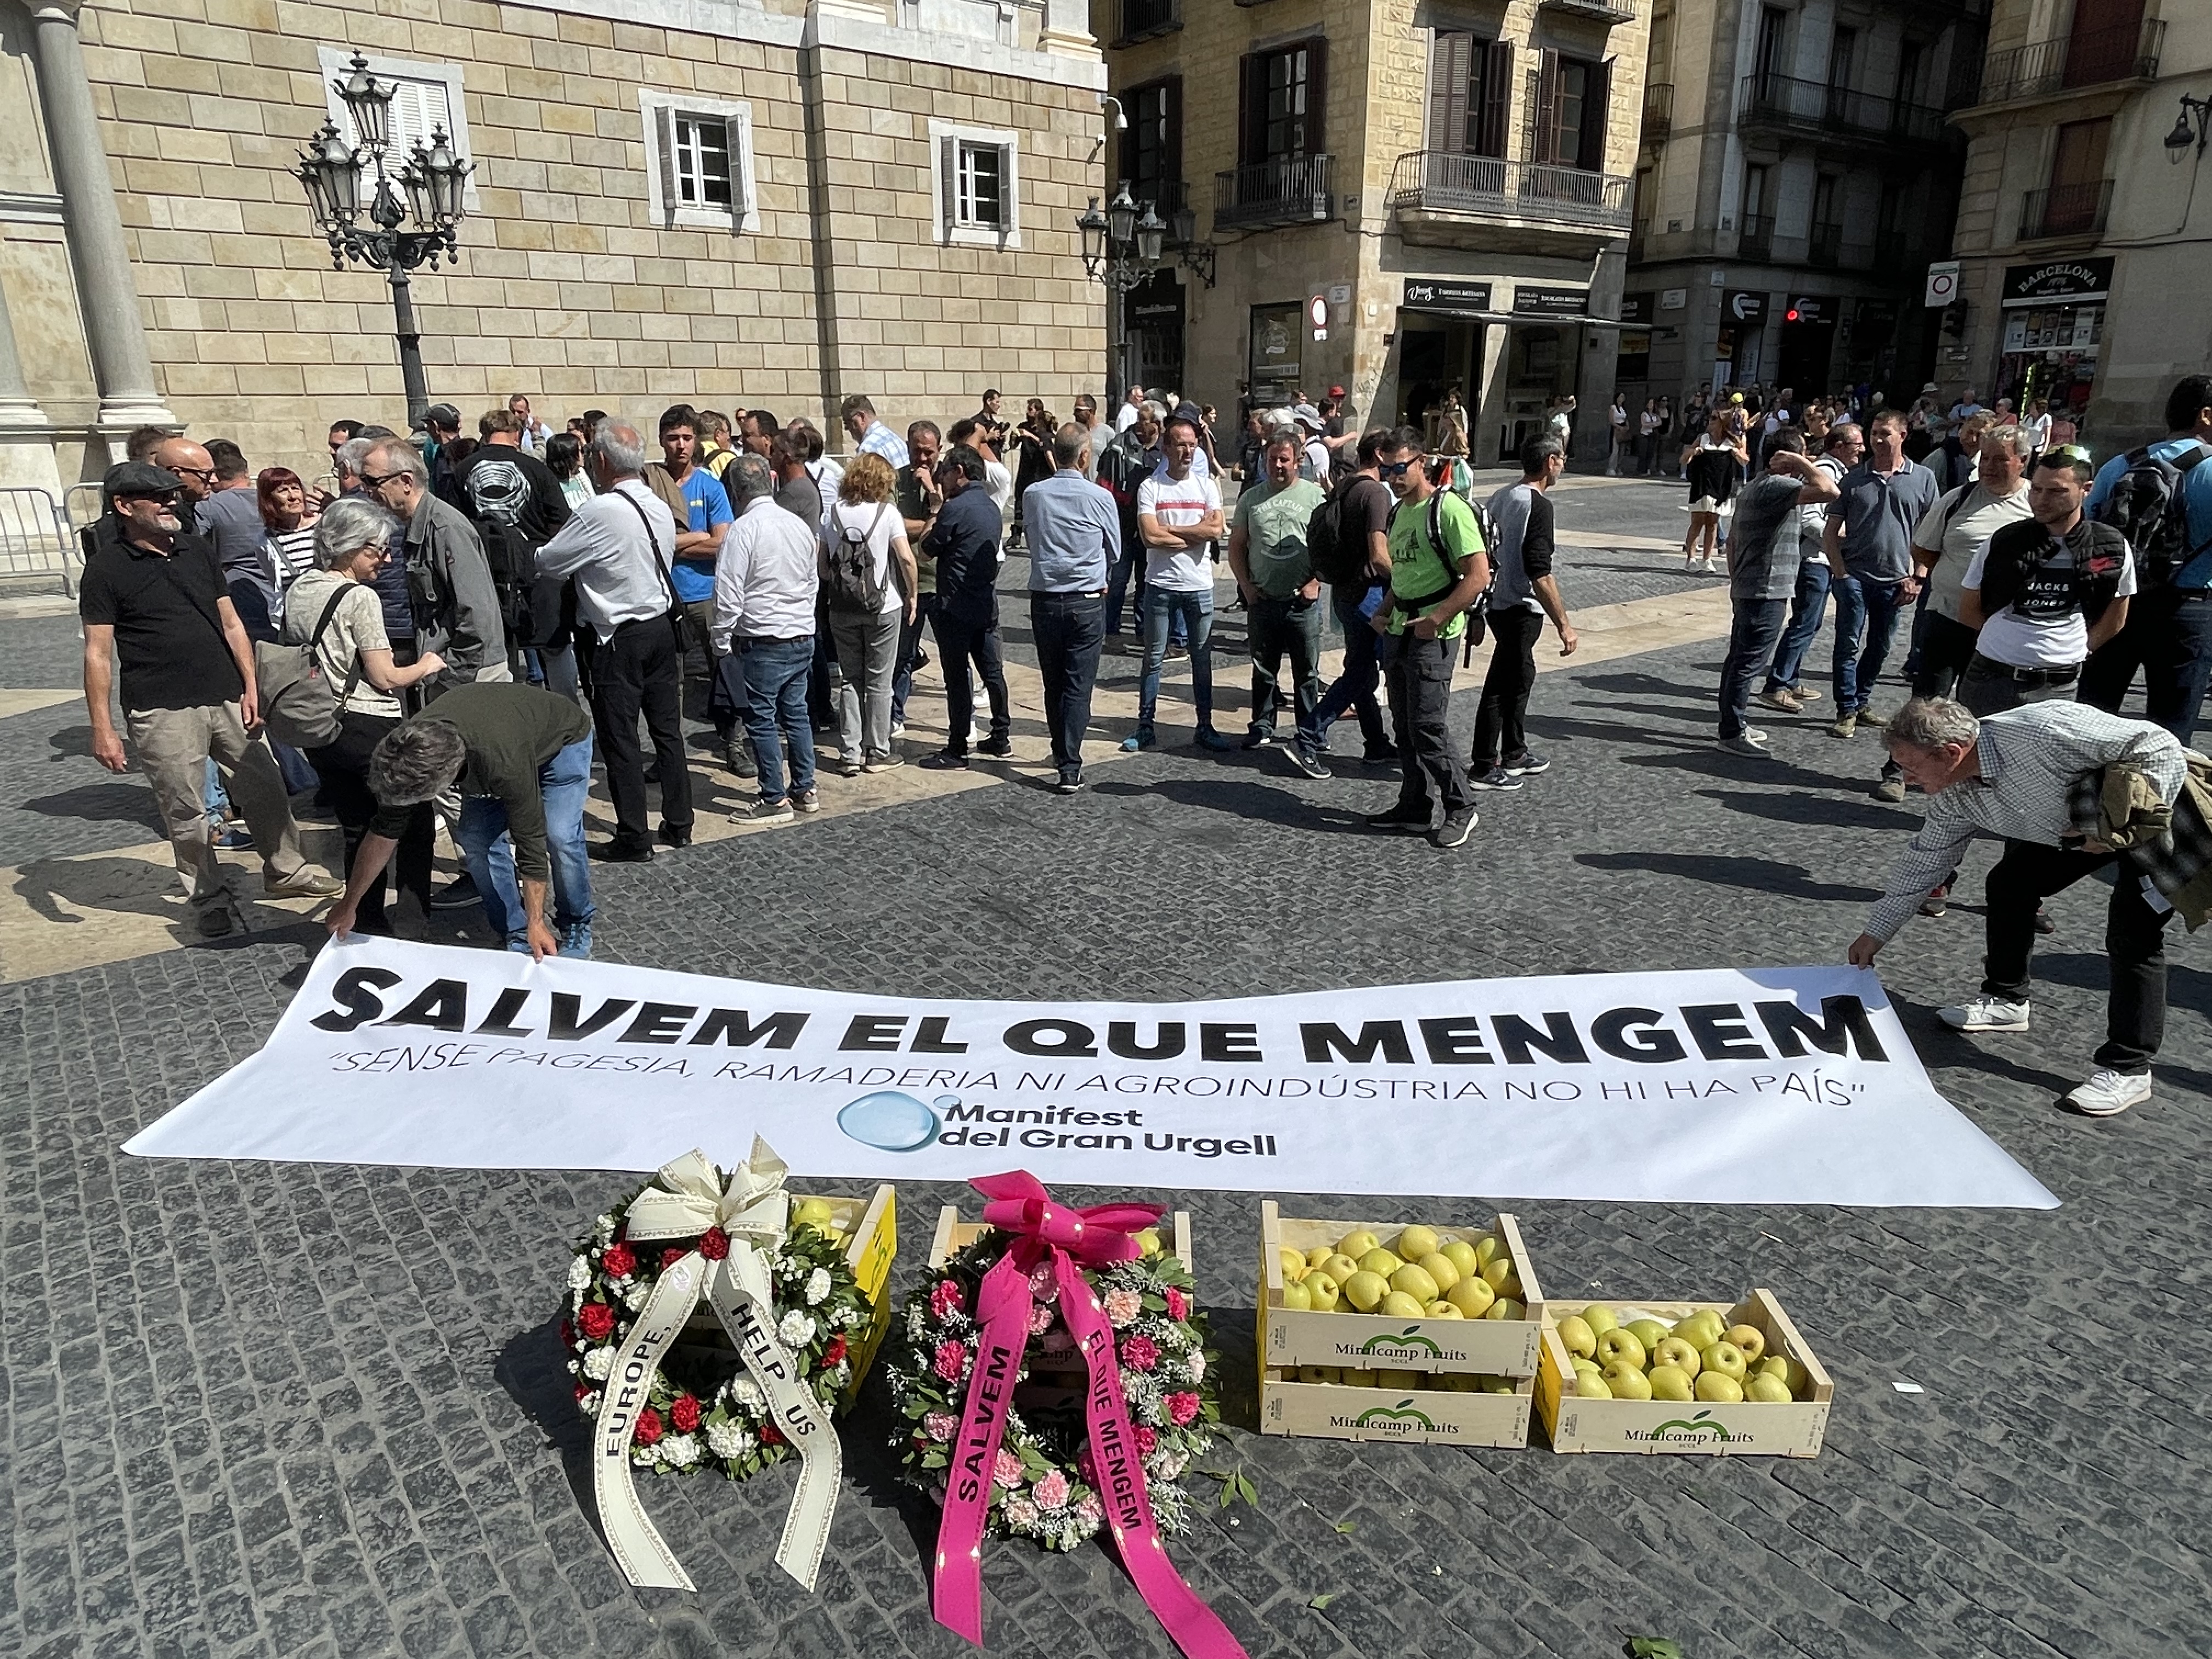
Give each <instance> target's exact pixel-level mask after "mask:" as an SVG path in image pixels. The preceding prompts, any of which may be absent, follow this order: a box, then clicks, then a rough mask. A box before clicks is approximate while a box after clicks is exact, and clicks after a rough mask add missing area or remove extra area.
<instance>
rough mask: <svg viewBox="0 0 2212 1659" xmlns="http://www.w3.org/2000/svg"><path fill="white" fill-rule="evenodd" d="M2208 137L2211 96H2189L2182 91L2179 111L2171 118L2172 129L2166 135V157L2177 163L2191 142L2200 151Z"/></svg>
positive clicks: (2211, 118) (2211, 124)
mask: <svg viewBox="0 0 2212 1659" xmlns="http://www.w3.org/2000/svg"><path fill="white" fill-rule="evenodd" d="M2207 137H2212V98H2191V96H2190V95H2189V94H2187V93H2183V94H2181V113H2180V114H2179V115H2177V116H2175V117H2174V118H2173V131H2172V132H2169V133H2167V134H2166V160H2167V161H2172V162H2174V163H2176V164H2179V161H2180V160H2181V158H2182V157H2183V156H2184V155H2186V154H2187V153H2188V151H2189V149H2190V146H2191V144H2194V145H2195V146H2196V147H2197V149H2198V150H2199V151H2202V150H2203V148H2204V141H2205V139H2206V138H2207Z"/></svg>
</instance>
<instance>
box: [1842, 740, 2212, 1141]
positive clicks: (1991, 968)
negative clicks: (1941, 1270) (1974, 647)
mask: <svg viewBox="0 0 2212 1659" xmlns="http://www.w3.org/2000/svg"><path fill="white" fill-rule="evenodd" d="M1888 738H1889V752H1890V755H1891V757H1892V758H1893V759H1894V760H1895V761H1896V763H1897V764H1898V765H1899V768H1901V769H1903V771H1904V773H1905V777H1906V779H1907V780H1908V781H1911V783H1913V784H1916V785H1917V786H1918V787H1920V788H1921V789H1922V790H1923V791H1924V792H1925V793H1926V794H1927V797H1928V816H1927V818H1926V821H1925V822H1923V823H1922V825H1921V826H1920V833H1919V834H1917V835H1916V836H1913V838H1912V841H1911V845H1910V846H1908V847H1907V848H1905V854H1904V855H1903V856H1902V857H1901V858H1899V860H1898V861H1897V866H1896V867H1895V869H1893V871H1892V872H1890V878H1889V885H1888V890H1887V892H1886V893H1884V895H1883V896H1881V898H1879V899H1877V900H1875V902H1874V904H1873V906H1872V907H1871V908H1869V910H1868V912H1867V922H1866V931H1865V932H1864V933H1861V934H1860V935H1859V936H1858V938H1857V939H1854V940H1852V941H1851V947H1850V953H1849V955H1850V963H1851V965H1852V966H1854V967H1857V968H1869V967H1872V966H1873V965H1874V960H1875V956H1876V955H1877V954H1879V953H1880V951H1881V948H1882V947H1883V946H1884V945H1887V944H1888V943H1889V941H1890V940H1891V939H1893V938H1895V937H1896V936H1897V933H1898V930H1899V928H1901V927H1904V926H1905V922H1906V921H1908V920H1910V919H1911V916H1912V915H1913V914H1914V913H1915V912H1916V911H1917V910H1918V909H1919V908H1920V902H1921V900H1923V898H1925V897H1926V896H1928V894H1929V892H1930V891H1931V890H1933V889H1934V888H1935V887H1936V886H1937V885H1938V884H1940V883H1942V882H1943V881H1944V880H1945V879H1946V878H1947V877H1948V874H1949V872H1951V871H1953V870H1954V869H1956V868H1957V867H1958V863H1959V859H1960V854H1963V853H1964V852H1965V851H1966V843H1967V842H1970V841H1972V839H1973V838H1974V836H1975V835H1976V834H1977V833H1981V834H1984V835H1990V836H1998V837H2000V838H2001V839H2002V841H2003V842H2004V855H2003V856H2002V858H2000V859H1999V860H1997V863H1996V868H1994V869H1992V870H1991V871H1990V877H1989V913H1988V918H1989V919H1988V928H1989V949H1988V955H1987V956H1986V957H1985V958H1984V978H1983V981H1982V991H1981V994H1980V995H1979V996H1977V997H1975V998H1973V999H1972V1000H1970V1001H1968V1002H1966V1003H1964V1004H1962V1005H1960V1006H1956V1007H1951V1008H1945V1009H1942V1011H1941V1018H1942V1021H1943V1023H1944V1024H1947V1025H1949V1026H1951V1027H1952V1028H1953V1029H1954V1030H1961V1031H2025V1030H2027V1020H2028V1001H2027V995H2028V983H2029V977H2028V958H2029V956H2030V954H2031V953H2032V952H2033V949H2034V945H2035V912H2036V908H2037V906H2038V905H2039V904H2040V903H2041V902H2042V901H2043V900H2044V899H2045V898H2046V897H2048V896H2050V895H2051V894H2053V893H2056V892H2059V891H2061V890H2063V889H2065V888H2068V887H2070V886H2072V885H2073V884H2075V882H2077V881H2079V880H2081V878H2083V877H2084V876H2087V875H2090V874H2092V873H2093V872H2096V871H2099V870H2101V869H2103V868H2104V867H2105V866H2106V865H2108V864H2112V863H2114V862H2115V861H2116V860H2117V862H2118V869H2117V870H2115V871H2114V872H2113V881H2112V904H2111V908H2110V912H2109V920H2108V921H2107V924H2106V933H2105V940H2106V949H2107V950H2108V951H2109V952H2110V953H2111V957H2112V1000H2111V1006H2110V1010H2109V1012H2108V1014H2107V1017H2106V1041H2105V1043H2104V1046H2103V1047H2102V1048H2099V1049H2098V1050H2097V1052H2096V1054H2095V1056H2094V1062H2093V1063H2094V1067H2095V1069H2094V1070H2093V1071H2092V1072H2091V1073H2090V1074H2089V1077H2088V1079H2087V1081H2086V1082H2083V1083H2081V1084H2080V1085H2076V1086H2075V1088H2074V1089H2073V1090H2072V1091H2070V1092H2069V1093H2068V1094H2067V1095H2066V1097H2064V1103H2065V1104H2067V1105H2068V1106H2070V1107H2072V1108H2073V1109H2075V1111H2077V1112H2081V1113H2083V1114H2085V1115H2088V1116H2091V1117H2112V1116H2114V1115H2117V1114H2118V1113H2121V1112H2124V1111H2125V1110H2127V1109H2128V1108H2129V1107H2130V1106H2134V1105H2138V1104H2140V1103H2142V1102H2143V1101H2146V1100H2148V1099H2149V1098H2150V1063H2151V1060H2152V1059H2153V1058H2154V1056H2155V1055H2156V1054H2157V1053H2158V1049H2159V1044H2160V1042H2161V1041H2162V1040H2163V1038H2164V1036H2165V1035H2166V918H2167V917H2168V916H2170V915H2172V906H2171V905H2169V904H2168V903H2166V900H2165V899H2164V897H2163V896H2160V894H2159V893H2158V892H2157V890H2155V889H2154V888H2153V887H2152V886H2151V884H2150V882H2149V878H2148V877H2147V876H2146V875H2144V874H2143V872H2142V870H2140V869H2139V868H2138V867H2137V866H2136V860H2135V859H2134V858H2133V857H2131V856H2130V855H2129V854H2124V853H2116V852H2114V851H2112V849H2111V848H2106V847H2104V846H2102V845H2100V843H2098V842H2094V841H2091V840H2085V839H2084V838H2083V836H2082V833H2081V829H2080V828H2078V827H2077V826H2076V824H2075V817H2074V800H2073V798H2074V792H2075V786H2076V784H2078V783H2079V782H2080V781H2081V780H2082V779H2084V778H2085V777H2087V776H2088V775H2092V774H2097V773H2101V772H2102V771H2103V770H2104V769H2106V767H2108V766H2115V765H2120V766H2126V767H2129V768H2131V769H2134V770H2135V771H2136V772H2138V773H2140V774H2141V775H2142V778H2143V780H2144V781H2145V782H2147V783H2148V785H2149V786H2150V787H2151V788H2153V789H2154V790H2155V791H2156V793H2157V794H2158V797H2159V799H2160V800H2161V801H2163V802H2164V803H2165V804H2166V805H2168V806H2172V805H2173V804H2174V803H2175V801H2176V800H2177V799H2179V796H2180V793H2181V791H2182V786H2183V785H2184V783H2185V781H2187V778H2188V775H2189V767H2188V762H2187V760H2186V758H2185V754H2184V751H2183V750H2182V747H2181V744H2180V742H2179V740H2178V739H2177V738H2175V737H2174V736H2173V734H2172V732H2168V731H2166V729H2165V727H2163V726H2154V725H2152V724H2151V723H2150V722H2149V721H2148V720H2123V719H2121V718H2120V717H2119V716H2118V715H2117V714H2106V713H2105V712H2104V711H2103V710H2101V709H2097V708H2088V707H2087V706H2086V705H2084V704H2081V703H2074V702H2033V703H2027V704H2024V705H2022V706H2021V707H2020V708H2010V709H2007V710H2005V711H2004V712H2003V713H2002V714H1991V715H1990V716H1989V717H1988V718H1987V719H1985V720H1976V719H1975V718H1974V716H1973V715H1972V714H1971V713H1969V712H1968V710H1967V709H1966V707H1965V705H1963V704H1961V703H1957V702H1952V701H1951V700H1950V699H1948V697H1915V698H1914V699H1913V700H1912V701H1911V702H1908V703H1906V704H1905V707H1904V708H1900V709H1899V710H1898V712H1897V715H1896V717H1895V719H1894V720H1892V721H1891V722H1890V726H1889V732H1888Z"/></svg>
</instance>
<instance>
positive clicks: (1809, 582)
mask: <svg viewBox="0 0 2212 1659" xmlns="http://www.w3.org/2000/svg"><path fill="white" fill-rule="evenodd" d="M1865 453H1866V435H1865V434H1864V433H1863V432H1862V431H1861V430H1860V429H1859V428H1858V425H1857V422H1852V421H1839V422H1837V423H1836V424H1835V425H1834V426H1832V427H1830V428H1828V435H1827V436H1826V438H1824V439H1822V440H1821V445H1820V457H1819V459H1818V460H1817V461H1816V462H1815V463H1814V464H1815V465H1818V466H1819V467H1820V471H1823V472H1825V473H1826V474H1827V475H1828V477H1830V478H1832V479H1833V480H1835V481H1836V482H1837V483H1842V481H1843V477H1844V474H1845V473H1846V472H1848V471H1850V470H1851V469H1852V468H1853V467H1855V466H1857V465H1858V464H1859V458H1860V457H1861V456H1862V455H1863V454H1865ZM1827 527H1828V507H1827V503H1826V501H1823V502H1821V504H1820V506H1819V507H1808V508H1807V509H1806V510H1805V513H1804V515H1803V522H1802V534H1803V538H1804V540H1805V543H1806V546H1805V549H1804V557H1803V558H1802V560H1801V561H1800V562H1799V563H1798V567H1797V592H1796V594H1795V595H1794V596H1793V598H1792V599H1791V601H1790V626H1789V627H1787V628H1785V629H1783V630H1782V643H1781V644H1780V645H1779V646H1778V647H1776V648H1775V652H1774V666H1773V668H1772V669H1771V670H1770V671H1768V673H1767V676H1766V685H1765V690H1761V691H1760V692H1759V696H1758V699H1757V701H1759V702H1762V703H1764V704H1765V705H1766V707H1768V708H1778V709H1780V710H1781V711H1782V712H1783V713H1784V714H1796V713H1798V712H1799V711H1800V710H1801V709H1802V708H1804V706H1805V705H1806V704H1807V703H1808V702H1820V692H1819V691H1818V690H1815V689H1814V687H1812V686H1809V685H1808V684H1805V683H1804V681H1803V680H1802V679H1801V678H1799V676H1800V674H1801V673H1802V671H1803V669H1804V665H1805V654H1806V653H1807V652H1808V651H1810V650H1811V649H1812V648H1813V641H1814V639H1815V638H1816V637H1817V636H1818V635H1819V634H1820V624H1821V623H1823V622H1824V621H1826V619H1827V615H1828V577H1829V572H1828V560H1827V556H1826V553H1825V552H1824V551H1823V550H1822V545H1821V538H1822V537H1823V536H1824V535H1825V534H1826V531H1827Z"/></svg>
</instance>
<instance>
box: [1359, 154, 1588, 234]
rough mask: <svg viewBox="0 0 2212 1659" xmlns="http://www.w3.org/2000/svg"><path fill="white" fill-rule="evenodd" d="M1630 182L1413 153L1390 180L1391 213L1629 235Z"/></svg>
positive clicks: (1575, 170)
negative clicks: (1461, 216)
mask: <svg viewBox="0 0 2212 1659" xmlns="http://www.w3.org/2000/svg"><path fill="white" fill-rule="evenodd" d="M1629 189H1630V181H1629V180H1628V179H1624V178H1621V177H1620V176H1619V175H1618V174H1615V173H1585V172H1583V170H1582V169H1581V168H1579V167H1548V166H1544V165H1542V164H1540V163H1538V162H1534V161H1507V160H1505V159H1504V157H1503V156H1497V155H1454V154H1452V153H1451V152H1450V151H1449V150H1441V149H1417V150H1414V151H1413V152H1411V153H1410V154H1408V155H1401V156H1400V157H1399V158H1398V165H1397V166H1396V167H1395V168H1394V169H1393V170H1392V172H1391V174H1390V206H1391V208H1392V209H1393V210H1396V211H1400V212H1404V211H1407V210H1416V211H1421V212H1427V213H1432V214H1434V213H1444V214H1465V215H1468V216H1472V217H1474V218H1482V219H1512V220H1519V221H1533V222H1539V223H1550V224H1555V225H1564V226H1571V227H1574V228H1586V229H1595V230H1600V231H1604V232H1607V233H1609V234H1615V235H1626V234H1627V231H1628V221H1629Z"/></svg>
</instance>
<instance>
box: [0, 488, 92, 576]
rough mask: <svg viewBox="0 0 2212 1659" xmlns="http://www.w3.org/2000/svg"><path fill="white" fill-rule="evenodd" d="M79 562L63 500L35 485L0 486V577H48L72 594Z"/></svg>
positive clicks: (73, 529) (74, 533)
mask: <svg viewBox="0 0 2212 1659" xmlns="http://www.w3.org/2000/svg"><path fill="white" fill-rule="evenodd" d="M93 489H94V492H95V500H96V499H97V491H98V489H99V486H98V485H96V484H95V485H94V486H93ZM81 562H82V560H81V559H80V558H79V556H78V553H77V545H76V529H75V527H74V526H73V524H72V521H71V520H70V510H69V507H68V506H67V505H66V504H65V503H64V501H61V500H58V499H56V497H55V495H53V492H52V491H51V490H47V489H40V488H39V487H38V486H36V485H35V484H22V485H15V486H10V487H7V488H0V580H21V579H26V578H28V579H37V578H40V577H48V578H52V579H54V580H58V581H59V582H60V583H61V585H62V592H64V593H66V594H69V595H70V596H71V597H74V596H75V595H76V571H77V568H78V566H79V565H80V563H81Z"/></svg>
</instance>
